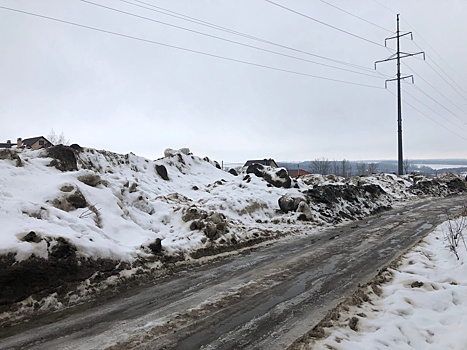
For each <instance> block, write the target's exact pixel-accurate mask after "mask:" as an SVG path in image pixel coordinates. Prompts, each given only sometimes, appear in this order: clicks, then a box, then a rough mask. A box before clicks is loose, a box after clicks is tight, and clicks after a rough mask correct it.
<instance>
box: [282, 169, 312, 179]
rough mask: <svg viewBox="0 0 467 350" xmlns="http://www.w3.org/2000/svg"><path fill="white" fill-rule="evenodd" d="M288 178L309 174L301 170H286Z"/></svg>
mask: <svg viewBox="0 0 467 350" xmlns="http://www.w3.org/2000/svg"><path fill="white" fill-rule="evenodd" d="M287 172H288V173H289V176H290V177H298V176H304V175H310V174H311V173H310V172H308V171H305V170H302V169H287Z"/></svg>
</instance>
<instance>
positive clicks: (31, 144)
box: [0, 136, 53, 150]
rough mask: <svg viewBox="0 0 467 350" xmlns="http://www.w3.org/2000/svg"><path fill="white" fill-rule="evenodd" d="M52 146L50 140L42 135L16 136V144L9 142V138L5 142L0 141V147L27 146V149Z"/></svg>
mask: <svg viewBox="0 0 467 350" xmlns="http://www.w3.org/2000/svg"><path fill="white" fill-rule="evenodd" d="M50 146H53V144H52V142H50V141H49V140H47V139H46V138H45V137H44V136H37V137H31V138H29V139H24V140H23V139H22V138H21V137H18V139H17V141H16V145H15V144H12V143H11V140H7V142H6V143H0V148H13V147H15V148H29V149H33V150H36V149H41V148H47V147H50Z"/></svg>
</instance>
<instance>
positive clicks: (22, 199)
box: [0, 149, 415, 261]
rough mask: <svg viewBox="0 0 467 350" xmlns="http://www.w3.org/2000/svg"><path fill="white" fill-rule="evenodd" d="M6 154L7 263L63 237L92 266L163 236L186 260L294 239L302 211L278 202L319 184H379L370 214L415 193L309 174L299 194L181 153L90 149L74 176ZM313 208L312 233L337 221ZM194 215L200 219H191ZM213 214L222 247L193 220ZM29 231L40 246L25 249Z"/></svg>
mask: <svg viewBox="0 0 467 350" xmlns="http://www.w3.org/2000/svg"><path fill="white" fill-rule="evenodd" d="M6 151H9V152H14V153H15V154H16V155H17V156H19V157H20V159H21V166H17V165H18V164H17V160H15V159H13V158H11V159H10V158H8V154H7V153H5V154H6V156H4V157H3V158H6V159H1V158H0V222H1V223H2V239H1V241H0V255H5V254H8V253H13V254H15V260H16V261H22V260H25V259H27V258H29V257H31V256H32V255H34V256H36V257H41V258H45V259H46V258H47V257H48V256H49V253H50V250H51V248H53V244H54V243H53V242H54V241H56V239H57V238H58V237H63V238H65V239H66V240H67V241H68V242H69V243H71V244H72V245H73V246H75V247H76V249H77V253H78V255H79V256H81V257H84V258H108V259H114V260H125V261H132V260H134V259H136V258H138V257H145V256H147V254H150V253H151V252H150V251H149V250H148V248H147V246H148V245H149V244H151V243H152V242H154V240H155V239H157V238H158V239H160V240H161V243H162V247H163V249H164V252H165V254H179V253H189V252H192V251H194V250H196V249H199V248H203V247H206V246H207V245H210V244H212V243H213V241H215V242H216V243H219V244H227V243H230V242H241V241H245V240H248V239H252V238H256V237H257V236H258V235H265V234H267V235H271V234H272V235H274V234H276V233H277V234H278V233H279V231H282V230H284V229H287V230H288V231H289V232H294V230H295V229H297V227H301V226H303V225H304V223H303V222H300V221H297V220H296V219H297V216H298V215H297V213H294V212H290V213H287V214H286V213H278V211H279V206H278V199H279V198H280V197H281V196H283V195H286V194H287V195H288V196H292V197H303V193H302V192H303V191H304V190H307V189H310V188H313V186H316V185H318V186H322V185H325V184H334V185H336V186H340V185H345V184H349V185H351V186H353V185H355V186H356V185H357V182H358V185H361V184H378V185H379V186H380V187H381V188H382V189H383V190H384V192H385V196H384V198H383V197H381V198H374V199H375V200H376V203H370V204H371V206H373V207H371V206H370V204H366V205H362V207H361V208H360V210H361V211H362V215H366V214H370V213H371V210H372V209H374V208H377V207H378V205H384V206H388V205H391V204H392V203H393V202H394V201H396V200H398V199H401V198H409V197H412V198H413V197H415V195H414V194H412V193H410V191H409V189H410V186H411V185H412V183H411V182H410V181H407V180H406V179H402V178H399V177H397V176H394V175H380V176H378V177H367V178H357V179H350V180H345V179H343V178H338V177H335V176H329V177H323V176H311V177H309V178H307V179H306V180H298V181H297V182H295V183H294V184H295V186H294V187H292V188H276V187H273V186H271V185H269V184H268V183H267V182H266V181H265V180H264V179H262V178H259V177H256V176H254V175H252V174H251V176H248V178H247V179H245V178H244V176H245V174H243V175H241V176H234V175H232V174H230V173H228V172H226V171H222V170H220V169H218V168H216V167H215V166H214V165H213V162H212V161H206V160H203V159H202V158H200V157H197V156H193V155H187V154H184V153H183V152H178V151H177V152H173V153H172V154H171V155H170V156H168V157H164V158H161V159H159V160H156V161H152V160H148V159H144V158H142V157H138V156H136V155H133V154H131V153H130V154H126V155H120V154H115V153H111V152H107V151H98V150H94V149H84V150H83V151H82V152H79V153H77V154H78V156H77V157H78V164H77V167H78V169H77V170H76V171H60V170H58V169H56V168H55V167H54V166H50V163H51V161H52V159H51V158H50V157H49V156H48V155H47V153H46V152H45V151H44V150H39V151H31V150H11V151H10V150H6ZM155 166H164V167H165V168H166V170H167V176H168V178H169V179H168V180H164V179H162V178H161V176H159V175H158V173H157V172H156V171H155ZM70 198H71V199H70ZM80 199H81V202H83V203H80ZM378 201H379V202H378ZM70 202H71V204H70ZM76 202H78V204H76ZM380 202H381V203H380ZM342 206H343V207H345V206H346V204H345V203H344V204H342V205H341V207H342ZM310 207H311V211H312V212H313V214H314V215H313V218H314V220H313V222H312V223H310V222H307V223H305V224H306V225H311V224H313V225H314V226H317V225H323V224H326V222H327V221H329V220H328V217H329V216H330V215H331V216H332V215H335V216H336V217H337V216H338V215H337V214H336V213H334V212H332V211H329V212H328V213H325V215H324V216H323V215H322V214H323V213H322V211H323V205H322V204H320V203H310ZM193 208H195V209H193ZM190 209H193V210H195V211H196V210H197V211H198V214H196V213H194V215H189V214H187V211H190ZM334 209H335V210H342V209H345V208H337V207H336V208H334ZM193 210H192V211H193ZM335 210H334V211H335ZM213 213H218V214H221V219H220V221H222V223H225V226H226V228H225V230H221V231H222V237H220V239H219V238H216V239H214V240H210V239H208V238H207V237H206V235H205V232H204V231H205V230H204V231H203V227H202V226H203V224H201V226H200V227H195V226H193V225H192V221H193V220H195V219H198V220H199V219H201V218H203V217H204V218H205V217H206V216H208V217H209V216H210V215H212V214H213ZM217 219H219V218H217ZM215 221H216V220H215ZM217 221H219V220H217ZM217 223H218V222H216V224H217ZM31 231H33V232H34V233H35V235H36V236H37V237H38V238H36V239H35V240H37V242H35V241H31V239H29V240H28V239H26V241H25V237H26V235H27V234H28V233H29V232H31ZM259 231H261V232H259ZM266 231H269V232H267V233H266ZM276 231H277V232H276ZM51 245H52V247H51Z"/></svg>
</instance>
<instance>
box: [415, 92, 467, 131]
mask: <svg viewBox="0 0 467 350" xmlns="http://www.w3.org/2000/svg"><path fill="white" fill-rule="evenodd" d="M414 87H415V88H416V89H417V90H418V91H419V92H421V93H422V94H424V95H425V96H427V97H428V98H429V99H430V100H432V101H433V102H435V103H436V104H437V105H438V106H440V107H442V108H443V109H445V110H446V111H448V112H449V113H451V114H452V115H453V116H455V117H456V118H457V119H459V120H460V121H462V122H463V123H465V121H464V120H463V119H462V118H461V117H459V116H458V115H457V114H456V113H454V112H453V111H451V110H450V109H449V108H447V107H445V106H443V105H442V104H441V103H439V102H438V101H436V100H435V99H434V98H433V97H431V96H430V95H428V94H427V93H426V92H425V91H423V90H422V89H420V88H419V87H418V86H417V85H414Z"/></svg>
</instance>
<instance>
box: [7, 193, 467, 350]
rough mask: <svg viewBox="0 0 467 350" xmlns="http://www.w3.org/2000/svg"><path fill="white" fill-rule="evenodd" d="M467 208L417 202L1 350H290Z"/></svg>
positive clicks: (106, 307) (452, 202)
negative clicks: (360, 289)
mask: <svg viewBox="0 0 467 350" xmlns="http://www.w3.org/2000/svg"><path fill="white" fill-rule="evenodd" d="M465 200H466V197H465V196H464V195H462V196H452V197H447V198H440V199H439V198H438V199H426V200H419V201H417V202H409V203H408V204H406V205H404V206H401V207H398V208H396V209H393V210H390V211H387V212H385V213H382V214H379V215H375V216H372V217H369V218H367V219H365V220H361V221H357V222H352V223H350V224H347V225H345V226H339V227H335V228H331V229H326V230H322V231H318V230H313V231H310V232H309V233H308V234H307V235H303V236H299V237H291V238H288V239H284V240H282V241H280V242H276V243H274V244H273V245H269V246H266V247H262V248H258V249H256V250H253V251H248V252H244V253H239V254H237V255H235V256H231V257H229V258H226V259H223V260H222V261H217V262H215V263H212V264H209V265H205V266H202V267H196V268H192V269H189V270H187V271H181V272H179V273H177V274H176V275H173V276H170V277H166V278H164V279H161V280H160V281H159V282H158V283H156V284H154V285H152V286H147V287H145V288H143V289H139V290H135V291H134V293H133V294H131V295H128V294H127V295H125V296H124V297H122V298H120V299H118V300H113V301H110V302H105V303H102V304H101V305H99V306H95V307H93V308H90V309H87V310H85V311H82V312H75V313H73V314H70V315H66V316H62V317H61V318H60V319H58V320H55V321H54V322H51V323H48V322H50V319H49V321H48V319H47V318H45V319H44V320H43V321H38V322H35V326H34V328H31V329H24V327H18V328H11V329H8V330H5V329H4V330H2V331H1V333H0V348H1V349H47V350H49V349H86V350H89V349H122V350H123V349H125V350H126V349H286V348H287V347H288V346H289V345H290V344H292V343H293V341H294V340H295V339H297V338H299V337H301V336H302V335H303V334H305V333H306V332H308V331H309V330H311V329H312V328H313V327H314V326H315V325H316V324H317V323H318V322H319V321H320V319H321V318H322V317H324V315H325V314H326V312H327V311H328V310H330V309H331V308H333V307H335V306H336V305H337V304H338V303H339V302H340V301H342V300H343V299H344V298H345V297H347V296H349V295H350V294H351V293H352V292H354V291H355V290H356V288H357V287H358V284H363V283H366V282H368V281H369V280H370V279H371V278H373V277H374V276H375V275H376V273H377V270H378V269H380V268H382V267H383V266H385V265H387V264H388V263H389V262H390V261H392V260H393V259H394V258H396V257H398V256H399V255H400V254H401V253H402V252H404V251H405V250H407V249H408V248H410V247H411V246H413V245H414V244H416V243H417V242H419V240H420V239H421V238H423V237H424V236H425V235H426V234H427V233H429V232H430V231H432V230H433V229H434V227H435V226H436V225H438V224H439V223H441V222H442V221H444V220H445V219H446V215H445V214H446V210H451V211H452V210H456V209H459V208H460V206H462V205H463V204H464V202H465ZM44 323H48V324H44Z"/></svg>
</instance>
